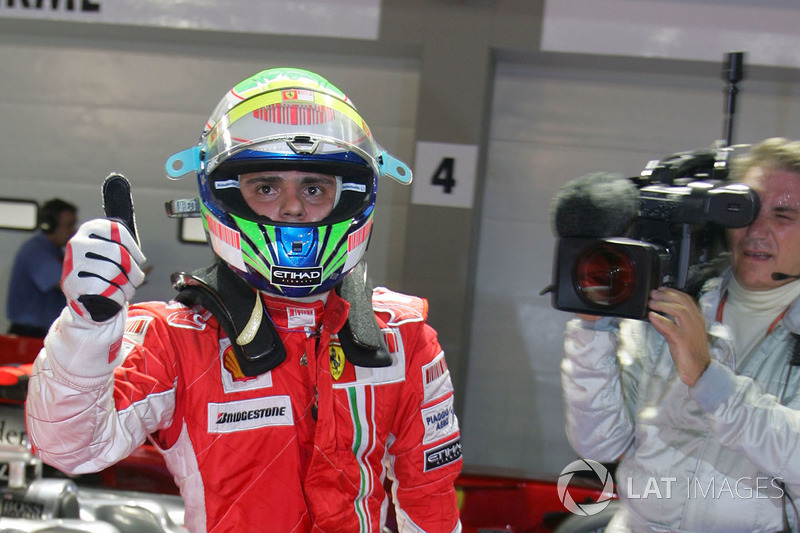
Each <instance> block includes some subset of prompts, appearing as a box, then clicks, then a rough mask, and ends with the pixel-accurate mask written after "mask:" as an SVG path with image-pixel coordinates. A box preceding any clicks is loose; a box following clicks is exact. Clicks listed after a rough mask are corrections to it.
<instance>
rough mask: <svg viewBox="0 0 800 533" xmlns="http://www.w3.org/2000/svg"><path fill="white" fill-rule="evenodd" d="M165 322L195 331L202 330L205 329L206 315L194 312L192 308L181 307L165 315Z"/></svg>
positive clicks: (175, 326)
mask: <svg viewBox="0 0 800 533" xmlns="http://www.w3.org/2000/svg"><path fill="white" fill-rule="evenodd" d="M167 324H169V325H170V326H172V327H173V328H182V329H196V330H197V331H203V330H204V329H206V317H204V316H203V315H201V314H199V313H196V312H195V311H194V309H187V308H185V307H181V308H180V309H179V310H177V311H175V312H174V313H170V314H169V316H168V317H167Z"/></svg>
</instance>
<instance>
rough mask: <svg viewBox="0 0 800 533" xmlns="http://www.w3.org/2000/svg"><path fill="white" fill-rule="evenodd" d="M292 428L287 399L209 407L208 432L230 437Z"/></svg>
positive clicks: (263, 399)
mask: <svg viewBox="0 0 800 533" xmlns="http://www.w3.org/2000/svg"><path fill="white" fill-rule="evenodd" d="M291 425H294V418H293V416H292V403H291V400H290V399H289V397H288V396H267V397H265V398H254V399H252V400H243V401H240V402H228V403H210V404H208V432H209V433H232V432H235V431H246V430H249V429H257V428H262V427H267V426H291Z"/></svg>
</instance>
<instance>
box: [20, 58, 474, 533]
mask: <svg viewBox="0 0 800 533" xmlns="http://www.w3.org/2000/svg"><path fill="white" fill-rule="evenodd" d="M166 170H167V174H168V176H170V177H174V178H177V177H180V176H182V175H187V174H196V176H197V180H198V183H199V199H198V200H197V201H194V202H191V201H189V202H172V203H171V204H170V205H171V206H172V207H171V209H172V213H171V214H173V215H181V214H182V215H186V214H189V213H190V212H191V209H192V207H191V206H192V204H194V206H195V208H194V209H195V211H196V212H197V213H196V214H199V215H200V216H201V217H202V220H203V224H204V227H205V230H206V235H207V238H208V242H209V243H210V245H211V247H212V249H213V251H214V254H215V256H216V257H215V262H214V263H213V264H212V265H211V266H209V267H207V268H203V269H200V270H198V271H195V272H191V273H187V272H180V273H176V274H173V277H172V281H173V284H174V286H175V288H176V290H177V291H178V293H177V295H176V296H175V298H174V299H173V300H171V301H169V302H145V303H135V304H134V303H130V304H129V302H130V301H131V298H132V297H133V295H134V291H135V289H136V287H138V286H139V285H140V284H141V282H142V280H143V273H142V270H141V265H142V263H143V262H144V259H145V258H144V256H143V254H142V252H141V250H140V247H139V242H138V240H137V236H136V228H135V218H134V217H133V204H132V201H131V202H130V205H129V208H128V210H126V209H124V208H123V209H121V210H120V216H112V215H116V211H112V213H109V208H108V207H107V208H106V215H107V216H108V218H103V219H95V220H91V221H88V222H86V223H84V224H83V225H82V226H81V228H80V229H79V231H78V233H77V234H76V235H75V236H74V237H73V238H72V239H71V240H70V242H69V244H68V251H67V258H66V260H65V263H64V271H63V274H62V286H63V290H64V293H65V295H66V297H67V300H68V303H67V306H66V307H65V308H64V310H63V312H62V313H61V315H60V317H59V318H58V320H57V321H56V323H55V324H54V326H53V327H52V328H51V330H50V332H49V334H48V336H47V338H46V340H45V348H44V349H43V350H42V352H41V353H40V354H39V356H38V358H37V359H36V362H35V366H34V370H33V372H32V376H31V379H30V382H29V392H28V400H27V411H26V416H27V424H28V431H29V434H30V437H31V441H32V443H33V445H34V449H35V452H36V453H37V454H38V455H39V456H40V457H41V458H42V459H43V460H44V461H45V462H46V463H48V464H50V465H52V466H54V467H56V468H59V469H61V470H63V471H65V472H68V473H74V474H80V473H88V472H95V471H98V470H101V469H103V468H105V467H107V466H109V465H112V464H113V463H115V462H116V461H119V460H121V459H123V458H124V457H126V456H127V455H128V454H130V453H131V452H132V451H133V450H134V449H136V448H137V447H138V446H140V445H142V444H143V443H145V441H149V442H151V443H152V444H154V445H155V446H157V447H158V448H159V449H160V450H161V451H162V452H163V455H164V458H165V460H166V463H167V466H168V468H169V470H170V472H171V473H172V475H173V477H174V479H175V482H176V483H177V485H178V487H179V489H180V492H181V495H182V497H183V500H184V502H185V505H186V514H185V524H186V527H187V528H188V529H189V530H190V531H192V532H206V531H208V532H211V531H214V532H220V531H237V532H243V531H282V532H283V531H312V530H313V531H337V532H341V531H348V532H349V531H375V532H378V531H380V530H381V528H382V527H383V526H384V524H385V522H386V520H387V512H388V506H389V504H390V502H391V503H392V504H393V505H394V508H395V515H396V520H397V525H398V528H399V530H400V531H415V532H416V531H429V532H451V531H460V529H461V525H460V521H459V514H458V508H457V504H456V493H455V490H454V487H453V482H454V480H455V478H456V477H457V476H458V474H459V471H460V469H461V463H462V460H461V444H460V440H459V439H460V433H459V426H458V420H457V418H456V416H455V414H454V409H453V387H452V384H451V381H450V374H449V372H448V370H447V364H446V362H445V358H444V353H443V351H442V348H441V347H440V346H439V343H438V341H437V338H436V333H435V331H434V330H433V329H432V328H431V327H430V326H429V325H427V324H426V312H427V303H426V301H425V300H424V299H421V298H417V297H412V296H406V295H402V294H398V293H395V292H391V291H389V290H387V289H384V288H377V289H374V290H373V289H372V287H371V286H370V284H369V282H368V278H367V273H366V265H365V263H364V261H363V260H362V259H363V256H364V253H365V251H366V248H367V245H368V243H369V238H370V232H371V228H372V223H373V214H374V208H375V200H376V192H377V185H378V178H379V177H391V178H395V179H397V180H398V181H401V182H403V183H408V182H410V180H411V172H410V170H409V169H408V168H407V167H406V166H405V165H404V164H403V163H402V162H400V161H398V160H397V159H395V158H393V157H392V156H390V155H389V154H388V153H386V152H385V151H384V150H383V149H382V148H381V147H380V146H379V145H378V144H377V143H376V142H375V140H374V139H373V137H372V134H371V132H370V130H369V128H368V127H367V125H366V123H365V122H364V121H363V119H362V118H361V117H360V115H359V113H358V111H357V110H356V108H355V106H354V105H353V103H352V102H351V101H350V100H349V99H348V98H347V97H346V96H345V95H344V94H343V93H342V92H341V91H340V90H339V89H337V88H336V87H335V86H333V85H332V84H330V83H329V82H328V81H327V80H325V79H324V78H322V77H320V76H319V75H317V74H314V73H312V72H309V71H305V70H301V69H295V68H276V69H269V70H265V71H263V72H260V73H258V74H256V75H254V76H252V77H250V78H248V79H246V80H244V81H242V82H241V83H239V84H238V85H236V86H235V87H234V88H233V89H231V90H230V91H229V92H228V93H227V94H226V95H225V97H224V98H223V99H222V100H221V101H220V103H219V104H218V105H217V107H216V108H215V110H214V112H213V113H212V115H211V117H210V119H209V120H208V123H207V124H206V126H205V128H204V131H203V133H202V135H201V137H200V139H199V142H198V143H197V145H195V146H193V147H191V148H189V149H187V150H184V151H182V152H178V153H177V154H175V155H174V156H172V157H171V158H170V159H169V160H168V161H167V165H166ZM181 206H182V207H181ZM123 207H125V206H124V205H123ZM115 209H116V208H115ZM128 211H129V212H128ZM388 487H391V489H390V490H387V489H388Z"/></svg>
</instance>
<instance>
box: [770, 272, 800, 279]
mask: <svg viewBox="0 0 800 533" xmlns="http://www.w3.org/2000/svg"><path fill="white" fill-rule="evenodd" d="M772 279H773V280H774V281H783V280H785V279H800V274H796V275H792V274H786V273H784V272H773V273H772Z"/></svg>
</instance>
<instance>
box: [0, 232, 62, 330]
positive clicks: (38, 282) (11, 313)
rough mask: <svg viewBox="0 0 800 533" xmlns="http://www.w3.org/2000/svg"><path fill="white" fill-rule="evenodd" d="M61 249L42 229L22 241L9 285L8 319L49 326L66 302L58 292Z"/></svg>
mask: <svg viewBox="0 0 800 533" xmlns="http://www.w3.org/2000/svg"><path fill="white" fill-rule="evenodd" d="M63 256H64V254H63V251H62V249H61V248H59V247H58V246H56V245H54V244H53V243H51V242H50V241H49V240H48V239H47V237H46V236H45V234H44V233H43V232H39V233H38V234H36V235H35V236H34V237H32V238H30V239H29V240H27V241H25V242H24V243H23V244H22V246H21V247H20V249H19V251H18V252H17V256H16V257H15V258H14V266H13V268H12V270H11V279H10V281H9V287H8V302H7V304H6V315H7V317H8V320H9V322H11V323H14V324H21V325H25V326H35V327H39V328H44V329H48V328H49V327H50V325H51V324H52V323H53V321H54V320H55V319H56V318H57V317H58V315H59V314H61V310H62V309H63V308H64V306H65V305H66V304H67V300H66V298H65V297H64V294H63V293H62V292H61V288H60V287H59V282H60V281H61V267H62V263H63Z"/></svg>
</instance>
